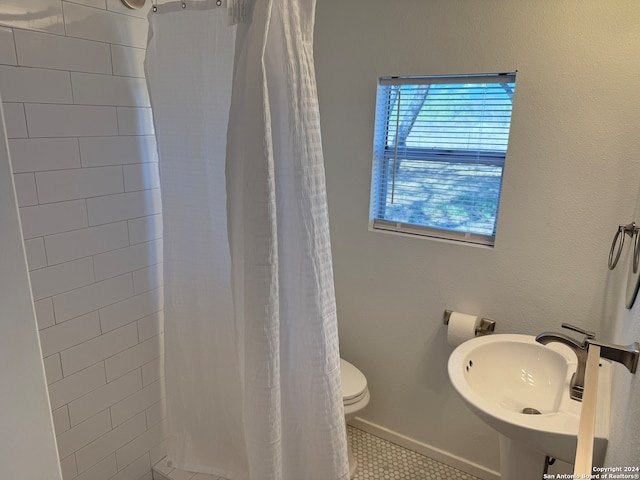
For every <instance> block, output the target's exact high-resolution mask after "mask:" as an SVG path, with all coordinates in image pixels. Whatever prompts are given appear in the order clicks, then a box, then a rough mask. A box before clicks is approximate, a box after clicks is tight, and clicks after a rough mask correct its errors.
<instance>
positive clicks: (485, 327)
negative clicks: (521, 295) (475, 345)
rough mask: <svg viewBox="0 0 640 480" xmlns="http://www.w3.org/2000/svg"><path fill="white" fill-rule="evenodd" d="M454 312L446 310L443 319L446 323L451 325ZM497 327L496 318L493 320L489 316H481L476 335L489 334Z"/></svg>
mask: <svg viewBox="0 0 640 480" xmlns="http://www.w3.org/2000/svg"><path fill="white" fill-rule="evenodd" d="M452 313H453V310H445V311H444V316H443V320H444V324H445V325H449V318H451V314H452ZM495 329H496V322H495V320H491V319H489V318H481V319H480V321H479V322H478V325H477V326H476V336H478V335H487V334H489V333H491V332H493V331H494V330H495Z"/></svg>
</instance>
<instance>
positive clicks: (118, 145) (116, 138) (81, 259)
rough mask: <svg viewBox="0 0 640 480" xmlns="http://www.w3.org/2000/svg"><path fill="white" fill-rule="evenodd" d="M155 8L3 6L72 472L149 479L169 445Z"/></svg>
mask: <svg viewBox="0 0 640 480" xmlns="http://www.w3.org/2000/svg"><path fill="white" fill-rule="evenodd" d="M149 8H150V2H147V6H146V7H145V8H144V9H142V10H139V11H134V10H129V9H127V8H126V7H125V6H124V5H122V3H121V1H120V0H69V1H66V0H6V1H3V2H2V3H0V95H1V96H2V100H3V102H4V103H3V107H4V114H5V120H6V127H7V135H8V137H9V139H10V140H9V149H10V153H11V160H12V165H13V171H14V181H15V185H16V193H17V197H18V203H19V207H20V214H21V220H22V227H23V236H24V238H25V247H26V253H27V260H28V264H29V271H30V276H31V284H32V289H33V295H34V300H35V303H34V306H35V310H36V316H37V320H38V328H39V330H40V342H41V346H42V354H43V357H44V365H45V373H46V377H47V383H48V384H49V396H50V401H51V407H52V416H53V423H54V427H55V431H56V435H57V440H58V450H59V453H60V459H61V460H60V464H61V467H62V473H63V478H64V480H74V479H75V480H151V465H153V464H155V463H157V462H158V461H159V460H160V458H162V457H163V456H164V453H165V441H164V438H165V437H164V422H163V420H164V418H165V410H164V400H163V399H164V382H163V362H164V355H163V312H162V240H161V237H162V220H161V217H160V213H161V202H160V191H159V187H160V181H159V174H158V163H157V162H158V156H157V151H156V145H155V138H154V136H153V135H154V129H153V121H152V115H151V108H150V106H149V95H148V92H147V88H146V84H145V80H144V68H143V60H144V54H145V51H144V48H145V46H146V39H147V29H148V25H147V20H146V16H147V14H148V11H149ZM20 12H24V13H29V15H16V13H20Z"/></svg>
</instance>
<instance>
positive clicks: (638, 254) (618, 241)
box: [609, 222, 640, 273]
mask: <svg viewBox="0 0 640 480" xmlns="http://www.w3.org/2000/svg"><path fill="white" fill-rule="evenodd" d="M638 230H640V227H637V226H636V223H635V222H631V223H629V224H628V225H619V226H618V230H617V231H616V234H615V236H614V237H613V242H611V250H610V251H609V270H613V269H614V268H616V265H618V260H620V255H621V254H622V249H623V248H624V239H625V236H626V235H629V236H630V237H631V240H632V241H633V273H636V272H637V271H638V264H639V263H640V249H639V245H638V237H639V236H640V235H638ZM616 245H617V247H618V248H617V250H616ZM614 252H615V253H614Z"/></svg>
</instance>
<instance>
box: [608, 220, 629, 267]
mask: <svg viewBox="0 0 640 480" xmlns="http://www.w3.org/2000/svg"><path fill="white" fill-rule="evenodd" d="M624 227H625V226H624V225H620V226H619V227H618V230H617V231H616V234H615V236H614V237H613V242H611V250H609V270H613V269H614V268H616V265H617V264H618V260H619V259H620V254H621V253H622V247H624V236H625V233H624V232H625V228H624ZM618 238H620V242H619V243H618ZM616 246H617V247H618V250H617V251H616ZM614 252H615V254H614ZM614 255H615V256H614Z"/></svg>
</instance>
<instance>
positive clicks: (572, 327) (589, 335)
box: [562, 322, 596, 340]
mask: <svg viewBox="0 0 640 480" xmlns="http://www.w3.org/2000/svg"><path fill="white" fill-rule="evenodd" d="M562 328H566V329H567V330H573V331H574V332H578V333H581V334H582V335H585V336H586V337H587V338H588V339H590V340H593V339H594V338H596V332H589V331H587V330H584V329H582V328H580V327H576V326H575V325H571V324H570V323H565V322H562Z"/></svg>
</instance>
